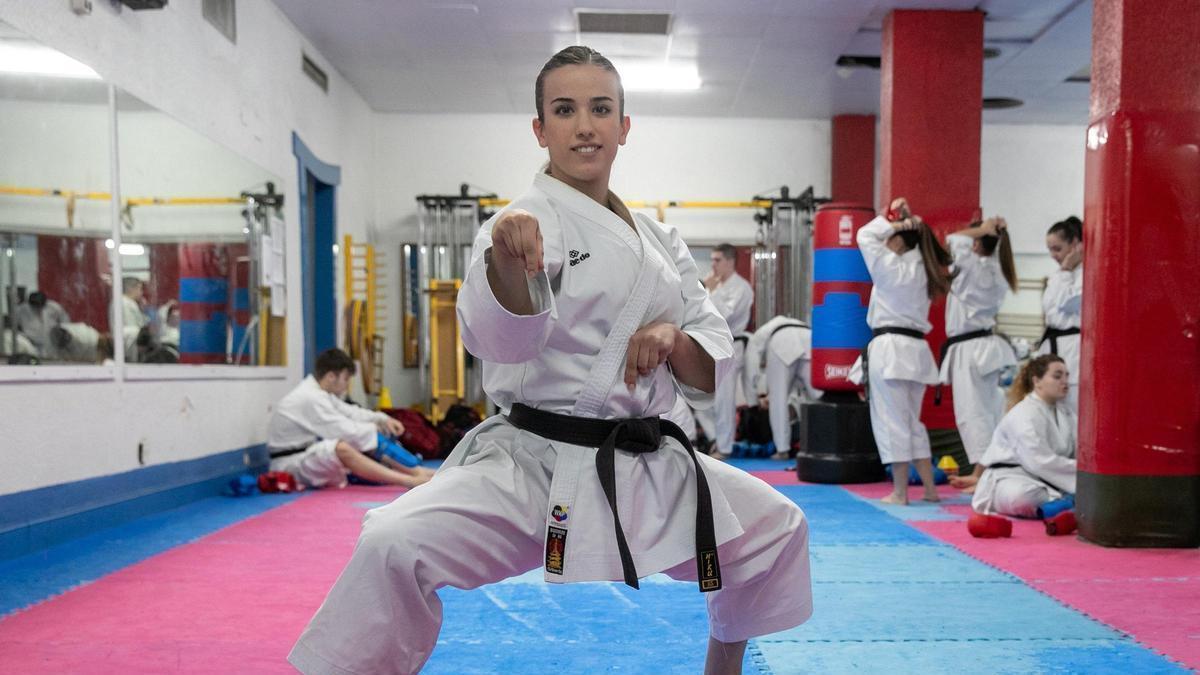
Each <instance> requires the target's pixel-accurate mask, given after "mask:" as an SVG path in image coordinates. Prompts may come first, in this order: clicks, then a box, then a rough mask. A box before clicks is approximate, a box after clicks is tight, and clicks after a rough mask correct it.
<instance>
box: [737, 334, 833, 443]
mask: <svg viewBox="0 0 1200 675" xmlns="http://www.w3.org/2000/svg"><path fill="white" fill-rule="evenodd" d="M811 355H812V329H811V328H809V327H808V326H805V325H804V323H803V322H800V321H797V320H795V319H791V318H788V317H786V316H777V317H775V318H773V319H771V320H770V321H768V322H767V323H765V324H763V326H762V328H759V329H758V330H756V331H754V335H752V336H750V340H749V342H747V343H746V357H745V360H744V362H743V363H744V365H743V366H742V372H743V378H742V387H743V390H744V391H745V392H746V398H747V399H748V401H747V402H748V403H751V402H750V401H749V399H752V398H757V397H758V396H759V395H763V394H765V395H766V396H767V411H768V416H769V418H770V420H771V438H772V440H774V442H775V450H776V452H788V451H789V450H790V449H791V442H792V425H791V419H790V416H789V414H788V409H789V408H790V407H794V408H795V409H796V413H797V415H799V414H800V412H801V408H800V406H799V403H800V402H802V401H805V400H809V401H812V400H816V399H818V398H820V397H821V392H820V391H818V390H816V389H814V388H813V386H812V373H811V369H810V368H809V362H810V361H811V358H812V356H811ZM794 396H795V398H796V399H797V400H795V401H793V397H794ZM793 403H795V405H793ZM751 404H752V403H751Z"/></svg>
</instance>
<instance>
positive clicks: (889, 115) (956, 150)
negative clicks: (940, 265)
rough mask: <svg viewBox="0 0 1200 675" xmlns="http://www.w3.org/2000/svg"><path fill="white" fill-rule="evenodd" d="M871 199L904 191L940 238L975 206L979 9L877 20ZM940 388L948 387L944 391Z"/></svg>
mask: <svg viewBox="0 0 1200 675" xmlns="http://www.w3.org/2000/svg"><path fill="white" fill-rule="evenodd" d="M882 66H883V71H882V79H881V83H880V88H881V97H880V107H879V117H880V124H879V144H880V172H879V201H880V203H881V204H882V205H886V204H887V203H888V202H890V201H891V200H892V199H893V198H895V197H907V198H908V201H909V203H910V204H911V205H912V207H913V212H914V213H917V214H919V215H920V216H922V217H923V218H924V219H925V221H926V222H927V223H929V225H930V226H931V227H933V229H934V231H935V232H937V233H938V235H939V236H940V237H943V238H944V237H945V235H946V234H948V233H950V232H952V231H954V230H955V229H958V228H961V227H962V226H963V225H964V224H966V223H967V222H969V221H970V220H971V218H972V217H973V216H974V214H975V212H976V210H977V209H978V208H979V137H980V124H981V119H982V115H983V13H981V12H950V11H916V10H896V11H894V12H892V13H891V14H888V16H887V18H886V19H884V23H883V64H882ZM929 314H930V316H929V320H930V321H931V322H932V323H933V331H932V332H931V333H930V334H929V342H930V344H931V346H932V347H933V353H934V354H937V353H938V349H939V348H940V347H941V344H942V342H944V341H945V339H946V322H945V316H946V303H945V301H944V300H942V301H938V302H935V303H934V304H933V307H932V309H930V312H929ZM947 391H948V390H947ZM932 398H933V395H932V389H930V390H929V392H927V394H926V397H925V407H924V410H923V411H922V415H921V418H922V420H923V421H924V422H925V424H926V426H928V427H929V428H931V429H953V428H954V406H953V404H952V401H951V400H950V398H949V396H946V395H943V400H942V405H941V406H936V407H935V406H933V405H932Z"/></svg>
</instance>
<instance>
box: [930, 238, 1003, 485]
mask: <svg viewBox="0 0 1200 675" xmlns="http://www.w3.org/2000/svg"><path fill="white" fill-rule="evenodd" d="M946 243H947V244H949V246H950V253H951V254H952V255H953V256H954V265H953V266H952V268H951V269H953V270H954V271H956V273H957V274H956V276H955V277H954V281H952V282H951V284H950V296H949V297H948V298H947V299H946V335H947V336H950V337H953V336H955V335H963V334H964V333H972V332H974V331H978V330H986V329H990V328H995V327H996V314H997V313H998V312H999V311H1000V305H1001V304H1003V303H1004V296H1005V295H1006V294H1007V293H1008V281H1007V280H1005V278H1004V271H1003V270H1001V269H1000V261H999V260H998V259H997V258H996V256H995V255H990V256H981V255H978V254H976V253H975V252H974V251H972V246H973V245H974V243H975V240H974V239H972V238H971V237H966V236H963V235H960V234H952V235H950V236H949V237H947V238H946ZM1016 363H1017V358H1016V354H1014V353H1013V350H1012V347H1011V346H1009V344H1008V341H1007V340H1005V339H1004V338H1002V337H1000V336H999V335H991V336H988V337H982V338H975V339H973V340H967V341H965V342H959V343H956V344H953V345H950V349H949V350H948V351H947V352H946V358H945V359H944V360H943V361H942V372H941V382H942V384H949V385H950V386H951V387H953V388H954V421H955V424H957V425H958V435H959V436H960V437H961V438H962V442H963V448H965V449H966V451H967V459H969V460H971V463H972V464H977V463H978V462H979V460H980V458H981V457H983V452H984V450H987V447H988V444H989V443H991V441H992V432H993V431H995V430H996V425H997V424H999V423H1000V418H1001V417H1003V416H1004V390H1003V389H1001V388H1000V372H1001V371H1002V370H1003V369H1004V368H1006V367H1008V366H1015V365H1016Z"/></svg>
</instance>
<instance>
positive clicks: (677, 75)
mask: <svg viewBox="0 0 1200 675" xmlns="http://www.w3.org/2000/svg"><path fill="white" fill-rule="evenodd" d="M614 65H616V67H617V72H619V73H621V84H622V85H623V86H624V87H625V91H695V90H697V89H699V88H700V71H699V69H697V67H696V64H695V63H686V62H674V63H668V62H665V61H619V62H616V63H614Z"/></svg>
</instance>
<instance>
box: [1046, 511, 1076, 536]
mask: <svg viewBox="0 0 1200 675" xmlns="http://www.w3.org/2000/svg"><path fill="white" fill-rule="evenodd" d="M1077 527H1078V524H1077V523H1076V522H1075V512H1074V511H1063V512H1062V513H1060V514H1058V515H1057V516H1054V517H1053V518H1047V519H1046V534H1048V535H1050V536H1051V537H1061V536H1063V535H1067V534H1071V533H1072V532H1074V531H1075V529H1076V528H1077Z"/></svg>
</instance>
